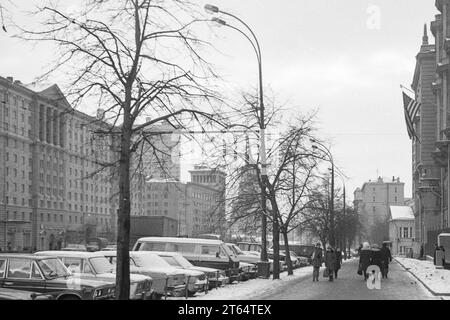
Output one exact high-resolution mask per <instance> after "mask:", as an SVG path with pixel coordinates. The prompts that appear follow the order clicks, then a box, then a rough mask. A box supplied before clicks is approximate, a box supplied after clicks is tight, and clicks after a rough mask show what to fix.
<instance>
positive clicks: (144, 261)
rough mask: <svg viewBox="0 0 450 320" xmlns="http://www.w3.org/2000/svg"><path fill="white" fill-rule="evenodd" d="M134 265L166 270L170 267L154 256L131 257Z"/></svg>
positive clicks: (140, 255) (137, 255)
mask: <svg viewBox="0 0 450 320" xmlns="http://www.w3.org/2000/svg"><path fill="white" fill-rule="evenodd" d="M133 260H134V263H135V264H136V265H137V266H138V267H152V268H168V267H171V265H170V264H169V263H167V262H166V261H165V260H164V259H163V258H161V257H160V256H158V255H156V254H136V255H133Z"/></svg>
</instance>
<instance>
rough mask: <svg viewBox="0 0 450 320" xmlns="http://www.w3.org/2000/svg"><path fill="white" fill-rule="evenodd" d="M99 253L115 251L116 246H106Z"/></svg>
mask: <svg viewBox="0 0 450 320" xmlns="http://www.w3.org/2000/svg"><path fill="white" fill-rule="evenodd" d="M101 251H117V245H116V244H108V245H107V246H106V247H104V248H103V249H102V250H101Z"/></svg>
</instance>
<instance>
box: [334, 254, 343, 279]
mask: <svg viewBox="0 0 450 320" xmlns="http://www.w3.org/2000/svg"><path fill="white" fill-rule="evenodd" d="M341 265H342V251H341V249H340V248H338V249H336V265H335V268H334V277H335V278H336V279H337V276H338V271H339V269H341Z"/></svg>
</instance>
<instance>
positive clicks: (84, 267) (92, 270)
mask: <svg viewBox="0 0 450 320" xmlns="http://www.w3.org/2000/svg"><path fill="white" fill-rule="evenodd" d="M35 255H40V256H51V257H57V258H59V259H60V260H61V261H62V262H63V263H64V265H65V266H66V267H67V268H68V269H69V271H70V272H71V273H72V274H73V275H74V276H77V277H80V278H84V279H92V280H101V281H105V282H110V283H113V284H115V283H116V275H115V273H113V272H114V271H115V270H114V265H113V264H111V263H110V262H109V260H108V259H106V258H105V256H103V255H102V254H99V253H94V252H75V251H40V252H36V253H35ZM152 292H153V290H152V278H150V277H148V276H143V275H139V274H130V299H131V300H141V299H142V300H146V299H150V298H151V297H152Z"/></svg>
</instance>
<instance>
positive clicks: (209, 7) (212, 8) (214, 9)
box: [204, 4, 219, 14]
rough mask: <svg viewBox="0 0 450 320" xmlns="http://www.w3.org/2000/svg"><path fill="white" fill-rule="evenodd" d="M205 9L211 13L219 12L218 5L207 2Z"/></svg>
mask: <svg viewBox="0 0 450 320" xmlns="http://www.w3.org/2000/svg"><path fill="white" fill-rule="evenodd" d="M204 8H205V11H206V12H207V13H209V14H214V13H217V12H219V8H218V7H216V6H213V5H212V4H205V7H204Z"/></svg>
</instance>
